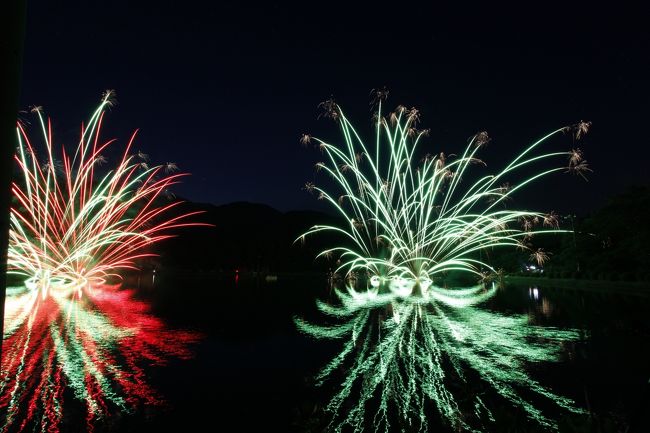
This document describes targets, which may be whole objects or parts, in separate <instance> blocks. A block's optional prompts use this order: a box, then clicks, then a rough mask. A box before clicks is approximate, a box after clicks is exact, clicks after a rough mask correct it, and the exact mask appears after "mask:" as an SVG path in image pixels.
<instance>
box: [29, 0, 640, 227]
mask: <svg viewBox="0 0 650 433" xmlns="http://www.w3.org/2000/svg"><path fill="white" fill-rule="evenodd" d="M203 3H205V4H203ZM355 3H356V2H352V1H348V2H341V3H337V2H302V5H300V6H296V5H294V4H283V3H271V2H263V3H262V5H253V4H250V3H244V2H233V3H230V2H222V1H214V2H173V1H162V0H160V1H156V2H151V3H149V2H146V1H116V0H111V1H91V2H87V1H84V2H71V1H60V2H46V1H42V0H30V1H29V2H28V17H27V34H26V41H25V52H24V65H23V81H22V95H21V105H22V107H23V108H27V107H29V106H32V105H42V106H44V108H45V112H46V113H47V114H48V115H50V116H51V117H52V118H53V121H54V128H55V129H54V130H55V133H56V134H57V137H58V139H59V142H63V143H70V144H73V143H74V141H75V139H76V137H77V134H78V130H79V124H80V123H81V121H82V120H84V119H86V118H87V117H88V115H89V114H90V112H91V110H92V109H93V108H94V107H95V106H96V104H97V103H98V102H99V98H100V95H101V93H102V92H103V91H104V90H105V89H115V90H116V92H117V101H118V105H117V106H116V107H115V108H113V109H112V110H111V112H110V113H109V116H108V119H107V127H106V130H105V136H106V137H107V138H111V137H116V138H118V139H120V140H122V142H124V140H126V139H127V138H128V136H129V135H130V133H131V132H132V131H133V130H134V129H136V128H139V129H140V135H139V138H138V140H137V143H136V145H135V148H136V149H138V150H142V151H144V152H145V153H148V154H149V155H150V156H151V158H152V160H153V161H155V162H160V163H163V162H167V161H173V162H176V163H177V164H178V165H179V167H180V168H181V169H182V170H184V171H189V172H191V173H192V176H191V177H189V178H187V179H186V180H185V181H184V183H183V184H182V185H180V186H178V187H177V189H176V193H177V195H179V196H182V197H185V198H187V199H190V200H193V201H200V202H211V203H214V204H224V203H228V202H232V201H252V202H259V203H266V204H269V205H271V206H273V207H276V208H278V209H280V210H283V211H286V210H290V209H309V208H311V209H318V208H319V206H320V205H321V204H320V203H319V202H318V201H317V200H316V199H315V197H313V196H311V195H309V194H308V193H306V192H305V191H304V190H302V187H303V185H304V183H305V182H307V181H314V176H315V175H314V168H313V164H314V163H315V162H317V161H319V160H320V159H321V156H320V154H319V152H318V151H317V150H314V149H312V148H307V149H305V148H303V147H301V146H300V144H299V142H298V139H299V137H300V135H301V134H302V133H305V132H309V133H311V134H313V135H317V136H319V137H323V138H328V139H331V140H332V141H334V140H335V139H338V138H340V135H339V132H338V128H337V127H336V125H335V124H334V123H333V122H331V121H330V120H327V119H321V120H317V116H318V114H319V110H318V108H317V105H318V103H319V102H321V101H323V100H325V99H327V98H329V97H330V95H333V96H334V98H335V99H336V101H337V102H338V103H339V104H340V105H341V106H342V108H343V110H344V111H345V112H346V114H347V115H348V117H350V118H351V120H352V121H353V122H354V124H355V125H357V126H358V129H359V130H360V131H361V132H362V133H363V134H365V136H366V137H368V138H371V137H372V129H371V125H370V111H369V106H368V102H369V99H370V98H369V92H370V90H371V89H372V88H376V87H381V86H386V87H387V88H388V89H389V90H390V96H389V99H388V107H389V108H391V109H392V108H394V107H395V106H397V105H398V104H403V105H406V106H408V107H411V106H415V107H417V108H418V109H420V110H421V112H422V119H423V121H422V125H423V126H424V127H427V128H431V136H430V138H429V139H427V140H426V142H425V143H424V144H423V147H422V151H423V152H426V153H436V152H440V151H445V152H446V153H454V152H458V151H460V150H461V149H462V147H463V146H464V145H465V143H466V141H467V138H468V137H469V136H471V135H473V134H474V133H476V132H478V131H482V130H486V131H488V133H489V134H490V136H491V137H492V141H491V142H490V144H489V145H488V147H487V148H486V149H485V150H484V151H483V153H482V154H481V156H482V157H483V159H484V160H486V162H488V164H489V168H491V169H492V170H497V169H498V168H500V167H501V164H502V163H503V162H505V161H507V160H508V159H509V158H512V157H514V155H515V152H517V151H518V150H519V149H521V148H522V147H523V146H525V145H527V144H529V143H530V142H531V141H532V140H534V139H536V138H539V137H540V136H542V135H544V134H545V133H547V132H550V131H552V130H554V129H556V128H558V127H562V126H564V125H567V124H572V123H576V122H578V121H580V120H590V121H592V122H593V127H592V130H591V131H590V134H589V135H588V136H587V138H586V139H585V141H584V142H581V143H580V144H579V147H581V148H582V150H583V151H584V152H585V157H586V159H587V160H588V162H589V163H590V166H591V168H593V169H594V173H591V174H590V176H589V178H590V179H589V182H584V181H582V180H581V179H579V178H577V177H574V176H571V175H569V174H566V175H563V176H560V175H558V177H557V178H554V179H551V180H549V181H548V182H547V183H544V184H543V185H538V186H537V187H533V188H531V189H530V190H529V192H528V196H527V197H521V198H520V200H521V203H523V204H525V205H528V204H534V205H536V206H540V207H541V209H540V210H550V209H555V210H557V211H559V212H575V213H579V214H586V213H588V212H590V211H592V210H595V209H596V208H598V207H599V206H601V205H602V204H604V202H605V200H606V199H607V197H609V196H611V195H612V194H615V193H617V192H620V191H622V190H623V189H624V188H625V186H626V185H632V184H646V185H647V184H648V182H649V179H650V175H649V174H648V172H649V171H650V167H648V163H649V162H650V150H648V149H649V148H650V142H649V141H650V140H649V139H648V131H647V127H648V123H649V120H650V112H649V111H650V110H648V104H649V101H650V99H649V96H650V92H649V88H650V86H649V81H648V80H649V77H650V74H649V72H650V68H649V64H650V63H649V60H648V55H649V54H650V31H649V26H648V25H647V22H646V20H645V17H646V16H647V14H646V13H645V11H643V10H635V9H634V8H632V7H624V6H616V8H615V9H612V6H611V5H610V7H609V8H607V9H602V10H599V9H597V8H596V7H595V6H593V5H589V6H587V5H584V6H581V7H578V6H573V7H572V8H567V6H553V5H551V4H550V3H548V2H535V3H533V2H526V3H522V5H524V4H525V9H524V8H523V6H522V9H505V8H504V9H502V10H497V9H494V8H493V7H491V6H487V5H486V6H481V7H476V6H472V5H471V4H469V3H465V2H456V3H459V4H460V6H457V7H456V8H451V7H447V6H442V5H441V4H439V2H426V3H427V4H428V5H429V6H418V5H416V4H414V3H410V2H393V3H392V4H388V5H386V6H381V5H380V4H377V3H375V4H374V6H355ZM486 3H487V2H486ZM489 3H492V2H489ZM34 133H36V131H34ZM555 145H556V143H553V146H555ZM557 146H559V147H552V148H551V149H549V150H555V149H558V148H561V149H565V148H570V147H571V140H570V138H568V137H566V139H565V140H564V141H562V140H560V141H559V142H558V143H557ZM318 181H319V177H316V183H318Z"/></svg>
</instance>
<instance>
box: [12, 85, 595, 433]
mask: <svg viewBox="0 0 650 433" xmlns="http://www.w3.org/2000/svg"><path fill="white" fill-rule="evenodd" d="M387 93H388V92H387V91H386V90H385V89H384V90H380V91H377V92H375V100H374V103H376V105H377V107H378V108H377V112H376V115H375V117H374V124H375V127H376V129H375V142H374V143H373V145H370V146H368V145H366V144H365V143H364V142H363V140H362V139H361V138H360V136H359V134H358V133H357V131H356V130H355V129H354V127H353V126H352V125H351V123H350V122H349V121H348V119H347V118H346V117H345V115H344V114H343V112H342V111H341V110H340V108H339V107H338V105H336V103H335V102H334V101H332V100H329V101H326V102H325V103H323V104H322V108H324V114H325V115H326V116H327V117H330V118H332V119H334V120H335V121H337V122H338V123H339V125H340V127H341V130H342V133H343V137H344V145H342V146H337V145H332V144H329V143H327V142H325V141H322V140H320V139H317V138H313V137H311V136H309V135H304V136H303V137H302V139H301V141H302V142H303V144H308V143H311V142H316V143H317V145H318V147H319V148H320V149H321V150H322V152H323V154H324V155H325V156H326V160H325V161H324V162H319V163H318V164H317V169H318V170H319V171H322V172H325V173H327V174H328V175H329V177H330V179H332V180H333V182H334V183H335V185H336V186H337V188H338V190H339V192H340V194H337V195H333V194H332V193H330V192H328V190H327V189H326V188H322V187H319V186H316V185H314V184H313V183H308V184H307V185H306V189H307V190H309V191H310V192H314V193H316V194H318V197H319V198H320V199H322V200H325V201H326V202H328V203H330V204H331V205H332V207H333V208H334V209H335V210H336V211H337V212H338V213H339V214H340V216H341V217H342V219H343V221H344V223H343V224H341V225H316V226H314V227H312V228H311V229H310V230H309V231H307V232H306V233H305V234H304V235H303V236H302V238H303V239H304V238H305V237H309V236H312V235H314V234H317V233H332V234H335V235H336V236H340V237H341V238H342V239H344V242H343V243H342V244H340V245H334V246H332V247H331V248H328V249H326V250H324V251H323V252H322V253H321V254H320V255H321V256H324V257H334V256H335V257H336V258H337V260H338V261H337V263H338V269H336V272H345V273H347V274H348V276H357V275H361V276H362V277H364V278H365V281H366V285H365V288H363V289H358V288H357V287H355V286H354V285H353V284H349V285H347V286H346V287H345V288H344V289H341V288H337V290H336V295H337V299H336V301H335V302H333V303H328V302H321V301H319V302H318V308H319V309H320V310H321V311H322V312H323V313H324V314H326V315H327V316H329V317H330V318H331V319H332V320H333V321H334V324H330V325H316V324H312V323H307V322H305V321H303V320H300V319H297V320H296V321H297V325H298V327H299V328H300V329H301V330H302V331H304V332H305V333H307V334H309V335H311V336H314V337H317V338H326V339H343V340H344V341H345V342H344V344H343V349H342V350H341V352H340V353H339V354H338V355H337V356H336V357H335V358H334V359H333V360H332V361H331V362H330V363H329V364H328V365H326V366H325V367H324V368H323V370H322V371H321V373H320V375H319V377H318V379H319V382H320V383H324V382H325V381H327V380H330V379H332V377H334V376H338V375H340V372H341V371H344V374H343V377H342V383H341V384H340V387H339V388H338V391H337V392H335V394H334V396H333V397H332V399H331V401H330V403H329V405H328V409H329V410H330V411H331V412H332V421H331V424H330V427H331V428H332V429H333V430H334V431H343V430H346V429H352V430H354V431H362V430H365V429H368V428H371V429H373V430H383V431H386V432H388V431H394V430H396V429H398V430H402V431H411V430H413V429H417V430H420V431H427V430H428V429H429V427H430V426H431V425H432V424H434V423H435V422H434V419H437V420H438V421H439V422H441V423H443V424H447V425H449V426H452V427H453V428H458V429H467V430H473V431H484V430H485V429H489V428H488V427H486V423H488V422H489V421H490V420H493V419H494V417H493V415H492V411H491V409H490V407H491V406H492V405H493V403H494V398H497V399H498V398H500V399H503V400H505V401H508V402H510V403H511V404H513V405H516V406H518V407H520V408H521V409H522V410H523V411H524V412H525V413H526V414H527V415H528V416H529V417H530V418H531V419H533V420H535V421H537V422H538V423H539V424H540V425H542V426H544V427H547V428H550V429H554V428H556V427H557V424H556V422H555V421H554V420H553V419H552V418H551V417H548V416H547V415H546V414H545V413H543V412H542V411H541V410H540V409H538V408H537V405H536V403H535V401H536V400H535V399H541V400H549V401H552V402H554V403H555V404H556V405H557V406H559V407H560V408H562V409H564V410H567V411H570V412H574V413H581V412H582V411H581V409H579V408H578V407H577V406H576V405H575V403H574V402H573V401H571V400H570V399H568V398H565V397H562V396H559V395H557V394H555V393H554V392H553V391H551V390H550V389H548V388H547V387H545V386H544V385H543V384H541V383H539V382H538V381H536V380H535V379H534V378H533V377H532V376H531V375H530V374H529V373H528V372H527V366H528V365H529V364H530V363H534V362H546V361H553V360H557V359H558V358H559V357H560V356H561V350H560V348H561V343H563V342H567V341H574V340H576V339H579V338H580V334H579V333H578V331H575V330H570V329H569V330H559V329H553V328H544V327H537V326H533V325H530V324H529V323H528V318H527V317H526V316H521V315H510V316H506V315H502V314H498V313H495V312H492V311H489V310H486V309H484V308H481V306H480V304H481V303H483V302H485V301H487V300H488V299H490V298H491V297H492V296H493V295H494V294H495V293H496V291H497V288H496V286H495V284H494V282H492V280H493V279H494V276H495V275H497V274H498V271H497V270H496V269H494V268H493V267H492V266H491V265H490V263H489V262H488V261H487V260H484V259H483V258H482V257H483V256H482V255H481V252H485V251H492V250H494V249H498V248H507V247H510V248H519V249H522V250H524V251H528V253H529V254H530V259H531V260H536V261H537V262H538V263H539V264H543V263H544V262H545V261H546V260H548V253H547V252H545V251H544V250H542V249H533V248H532V247H531V244H530V240H531V238H532V237H533V236H535V235H541V234H549V233H558V232H562V231H563V230H561V229H560V228H559V226H558V217H557V215H556V214H555V213H553V212H551V213H541V212H535V211H527V210H509V209H507V208H506V206H505V203H506V201H507V200H508V199H509V198H511V197H512V195H513V194H515V193H517V191H519V190H521V189H522V188H525V187H526V186H527V185H528V184H530V183H531V182H534V181H536V180H538V179H540V178H543V177H545V176H548V175H550V174H552V173H556V172H559V171H571V172H574V173H576V174H578V175H580V176H583V177H584V175H585V173H586V172H587V171H590V170H589V167H588V165H587V163H586V161H585V160H584V159H583V155H582V151H581V150H580V149H573V150H571V151H568V152H565V151H558V152H551V153H539V151H538V150H539V148H540V147H542V145H543V144H544V143H545V142H546V141H548V139H549V138H551V137H552V136H554V135H557V134H561V133H563V132H570V133H571V134H572V135H573V137H574V139H575V140H577V139H580V138H581V137H582V136H583V135H584V134H585V133H586V132H587V130H588V129H589V126H590V123H589V122H580V123H578V124H576V125H573V126H571V127H568V128H561V129H558V130H556V131H553V132H551V133H550V134H548V135H546V136H544V137H542V138H541V139H539V140H538V141H536V142H534V143H533V144H532V145H530V146H528V147H527V148H525V149H524V150H523V151H522V152H521V153H520V154H519V155H518V156H517V157H516V158H514V159H513V160H512V162H510V163H509V164H508V165H507V166H506V167H505V168H504V169H503V170H501V171H500V172H498V173H496V174H489V175H483V176H478V177H477V179H476V180H475V181H469V183H468V184H467V182H468V179H471V176H470V173H469V172H470V171H471V170H469V168H470V167H471V166H473V165H485V163H484V162H483V161H482V160H481V159H479V158H478V156H477V155H478V153H479V151H480V149H481V148H483V147H484V146H485V145H486V144H487V143H488V142H489V140H490V138H489V137H488V135H487V133H485V132H481V133H479V134H476V135H475V136H474V137H472V138H471V139H470V140H469V143H468V145H467V146H466V147H465V149H464V150H463V152H462V153H461V154H460V156H458V157H456V158H451V157H449V156H446V155H445V154H444V153H439V154H436V155H434V156H431V155H428V156H426V157H424V159H422V160H420V162H419V163H416V161H418V160H419V158H417V157H416V155H417V153H416V151H417V150H418V149H419V148H418V145H419V144H420V142H421V141H422V139H423V137H425V136H426V135H427V134H428V131H427V130H421V129H418V124H419V122H420V113H419V111H418V110H416V109H415V108H411V109H407V108H406V107H403V106H399V107H398V108H397V109H396V110H395V111H393V112H391V113H389V114H388V115H385V114H384V113H383V112H382V107H383V105H384V101H385V99H386V96H387ZM111 98H112V95H111V93H110V92H107V93H106V94H105V95H104V97H103V98H102V102H101V104H100V106H99V107H98V108H97V110H96V111H95V112H94V113H93V114H92V116H91V118H90V121H89V122H88V123H87V124H85V125H83V126H82V128H81V138H80V141H79V144H78V146H77V148H76V149H75V151H74V152H72V153H67V152H66V150H65V149H64V148H62V150H61V155H60V159H58V158H57V157H55V153H56V148H55V146H54V143H53V136H52V130H51V123H50V121H49V120H47V121H46V120H45V119H44V117H43V115H42V113H41V110H40V109H35V110H34V111H35V112H36V115H37V117H38V125H39V126H40V128H41V130H42V132H43V139H44V143H45V151H46V156H45V158H44V161H43V160H42V159H41V156H40V155H39V153H38V152H37V150H36V148H35V146H34V145H33V144H32V142H31V141H30V139H29V137H28V134H27V132H26V130H25V125H23V124H22V123H19V124H18V149H17V153H16V158H15V159H16V163H17V165H18V168H19V173H20V175H21V178H20V179H19V180H16V182H15V183H14V184H13V195H14V197H15V199H16V204H15V206H14V207H13V208H12V209H11V216H10V218H11V220H10V221H11V230H10V248H9V254H8V266H9V271H10V272H11V273H14V274H18V275H21V276H23V277H24V278H25V279H26V282H25V287H24V288H19V289H13V290H12V291H10V292H9V296H8V298H7V301H6V307H7V308H6V309H7V319H6V329H5V336H4V338H5V340H4V341H5V350H4V351H3V359H2V379H1V381H0V408H2V409H3V410H4V411H5V412H6V421H5V424H4V425H3V426H0V427H1V428H2V430H3V431H4V430H8V429H11V428H17V429H19V430H22V429H30V428H31V429H34V428H38V426H40V428H41V430H43V431H45V430H48V431H57V429H58V428H59V427H58V426H60V425H61V423H62V420H63V418H64V417H63V409H62V408H63V394H64V391H65V389H69V390H72V393H73V394H74V396H75V397H76V399H77V401H80V402H83V404H84V405H85V408H86V419H87V424H88V427H89V429H90V428H92V425H93V422H94V420H95V419H96V418H98V417H101V416H102V415H104V414H106V413H109V412H110V411H111V410H112V409H113V408H117V409H118V410H126V409H128V408H129V407H135V406H137V405H138V404H140V403H143V404H156V403H157V402H159V399H158V397H157V396H156V394H155V392H154V390H153V389H151V387H150V386H149V385H147V384H146V382H145V381H144V379H143V376H144V373H143V366H142V364H143V363H149V364H151V363H153V364H161V363H163V362H164V359H165V358H166V357H167V356H169V355H175V356H179V357H188V356H189V355H190V352H189V350H188V345H189V344H190V343H192V342H193V341H195V340H196V339H197V338H198V337H197V336H196V335H195V334H191V333H176V334H173V335H172V334H170V332H171V331H167V330H165V329H164V328H163V326H162V323H161V322H160V321H159V320H157V319H155V318H153V317H152V316H150V315H149V314H148V312H147V308H146V305H145V304H143V303H141V302H139V301H134V300H133V299H132V297H131V295H132V293H131V292H130V291H128V290H118V289H117V288H116V287H115V286H108V285H106V282H107V279H108V278H109V277H110V276H113V275H117V273H116V272H117V271H119V270H120V269H131V268H134V267H135V266H136V262H137V261H138V260H139V259H141V258H143V257H146V256H148V255H150V253H149V252H147V251H146V250H145V248H146V247H147V246H149V245H151V244H152V243H154V242H158V241H160V240H162V239H165V238H167V237H169V236H170V234H169V233H170V232H169V230H170V229H173V228H177V227H181V226H185V225H190V224H191V225H195V223H191V222H187V221H188V220H187V218H188V217H190V216H191V215H192V214H180V215H177V216H173V217H168V216H167V215H169V214H170V212H169V211H170V210H171V209H172V208H174V207H175V206H177V205H178V203H179V202H178V201H173V202H167V203H165V202H164V199H163V197H162V195H164V194H165V193H166V192H167V191H168V188H169V187H170V186H171V185H173V184H174V183H176V182H177V180H178V179H179V178H180V177H181V176H183V174H179V173H174V172H175V171H176V170H177V168H176V165H175V164H173V163H167V164H165V165H158V166H150V165H149V163H148V158H147V156H146V155H144V154H142V153H141V152H138V153H136V154H135V155H132V154H131V153H130V152H131V148H132V143H133V140H134V138H135V134H133V136H131V138H130V140H129V142H128V145H127V146H126V150H125V151H124V153H123V154H122V156H121V157H120V159H119V162H118V163H117V165H116V166H114V167H113V168H111V169H109V170H107V169H105V168H104V167H102V164H103V163H105V162H106V161H107V158H106V157H105V156H104V155H105V151H106V149H107V148H108V147H109V146H110V145H111V143H112V141H102V140H101V138H100V131H101V127H102V122H103V119H104V113H105V110H106V108H107V107H109V106H111V104H112V99H111ZM553 159H560V160H564V161H566V160H567V159H568V164H564V165H563V166H556V167H551V168H546V169H543V170H541V171H539V172H538V173H537V174H534V175H533V176H523V175H521V173H522V172H524V171H526V172H528V171H529V170H530V168H531V167H533V166H537V165H538V164H543V163H546V162H548V161H550V160H553ZM518 174H519V175H520V177H522V178H521V179H520V180H519V181H518V183H517V184H515V185H511V184H510V183H509V182H510V179H511V178H513V177H516V176H517V175H518ZM449 272H464V273H469V274H473V275H474V276H475V278H476V279H477V280H478V281H479V283H478V284H477V285H475V286H473V287H468V288H448V287H446V286H444V284H443V282H444V279H445V276H446V275H447V274H448V273H449ZM82 294H85V296H81V295H82ZM475 379H477V380H475ZM476 383H480V384H482V385H481V386H479V385H476ZM463 387H470V388H471V387H473V388H474V389H473V392H472V393H471V394H473V396H472V397H471V398H469V399H467V398H465V396H461V395H460V392H459V388H463ZM477 390H481V391H480V392H478V391H477ZM486 390H490V391H486ZM523 390H525V392H522V391H523ZM490 393H491V394H490ZM484 395H491V396H490V397H488V398H487V399H486V398H484V397H483V396H484ZM492 395H493V396H492ZM531 396H532V397H531ZM482 397H483V398H482ZM42 402H46V403H45V404H41V403H42ZM432 408H435V410H433V413H434V414H435V413H437V414H438V416H437V418H436V416H435V415H432Z"/></svg>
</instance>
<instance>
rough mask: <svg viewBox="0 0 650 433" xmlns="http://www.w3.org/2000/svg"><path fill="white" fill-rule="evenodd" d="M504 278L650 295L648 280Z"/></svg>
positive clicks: (506, 276) (519, 276)
mask: <svg viewBox="0 0 650 433" xmlns="http://www.w3.org/2000/svg"><path fill="white" fill-rule="evenodd" d="M504 280H505V282H506V283H532V284H539V285H540V286H548V288H557V289H570V290H583V291H592V292H607V293H620V294H625V295H639V296H650V283H648V282H638V281H604V280H582V279H574V278H546V277H532V276H531V277H528V276H522V275H505V276H504Z"/></svg>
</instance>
